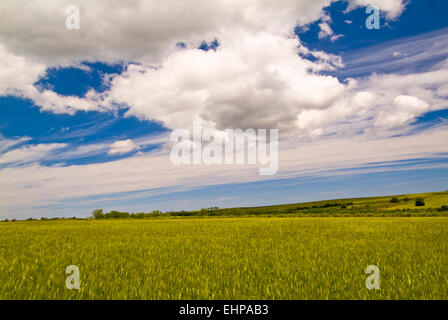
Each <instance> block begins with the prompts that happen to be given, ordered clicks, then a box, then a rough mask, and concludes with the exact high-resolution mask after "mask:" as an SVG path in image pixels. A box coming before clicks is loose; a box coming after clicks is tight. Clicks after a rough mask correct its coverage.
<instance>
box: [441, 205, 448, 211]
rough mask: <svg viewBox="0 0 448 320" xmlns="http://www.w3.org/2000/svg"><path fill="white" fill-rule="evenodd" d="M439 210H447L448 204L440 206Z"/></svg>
mask: <svg viewBox="0 0 448 320" xmlns="http://www.w3.org/2000/svg"><path fill="white" fill-rule="evenodd" d="M439 211H448V206H441V207H440V209H439Z"/></svg>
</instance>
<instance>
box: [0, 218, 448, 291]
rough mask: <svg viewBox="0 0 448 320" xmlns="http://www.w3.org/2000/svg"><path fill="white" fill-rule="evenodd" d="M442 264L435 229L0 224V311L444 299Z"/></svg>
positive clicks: (445, 239) (162, 222) (316, 221)
mask: <svg viewBox="0 0 448 320" xmlns="http://www.w3.org/2000/svg"><path fill="white" fill-rule="evenodd" d="M447 262H448V218H446V217H411V218H406V217H374V218H368V217H353V218H350V217H349V218H334V217H324V218H313V217H304V218H290V217H284V218H268V217H251V218H210V217H207V218H202V219H198V218H181V219H175V218H167V219H163V218H161V219H143V220H137V219H123V220H121V219H109V220H107V219H105V220H93V219H89V220H56V221H20V222H7V223H0V299H447V298H448V263H447ZM68 265H76V266H78V267H79V269H80V279H81V283H80V289H79V290H68V289H67V288H66V287H65V281H66V277H67V276H68V275H67V274H65V269H66V267H67V266H68ZM368 265H377V266H378V267H379V268H380V272H381V288H380V290H368V289H367V288H366V286H365V280H366V278H367V276H368V275H366V274H365V273H364V270H365V268H366V267H367V266H368Z"/></svg>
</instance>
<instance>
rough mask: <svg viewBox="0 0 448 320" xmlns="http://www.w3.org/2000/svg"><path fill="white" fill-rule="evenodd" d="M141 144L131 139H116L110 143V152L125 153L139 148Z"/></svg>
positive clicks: (112, 153)
mask: <svg viewBox="0 0 448 320" xmlns="http://www.w3.org/2000/svg"><path fill="white" fill-rule="evenodd" d="M138 149H139V146H138V145H136V144H135V143H134V141H132V140H131V139H127V140H120V141H115V142H114V143H112V144H111V145H110V150H109V152H108V154H111V155H114V154H125V153H129V152H131V151H134V150H138Z"/></svg>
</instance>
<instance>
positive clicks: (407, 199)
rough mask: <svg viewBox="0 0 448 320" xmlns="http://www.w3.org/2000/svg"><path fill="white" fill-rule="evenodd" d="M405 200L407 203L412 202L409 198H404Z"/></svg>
mask: <svg viewBox="0 0 448 320" xmlns="http://www.w3.org/2000/svg"><path fill="white" fill-rule="evenodd" d="M403 200H404V201H406V202H408V201H410V200H411V199H409V198H404V199H403Z"/></svg>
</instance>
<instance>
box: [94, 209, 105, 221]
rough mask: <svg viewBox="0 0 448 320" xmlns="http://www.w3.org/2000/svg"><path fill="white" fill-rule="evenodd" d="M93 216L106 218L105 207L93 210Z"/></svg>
mask: <svg viewBox="0 0 448 320" xmlns="http://www.w3.org/2000/svg"><path fill="white" fill-rule="evenodd" d="M92 216H93V217H94V218H95V219H104V213H103V209H95V210H93V211H92Z"/></svg>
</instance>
